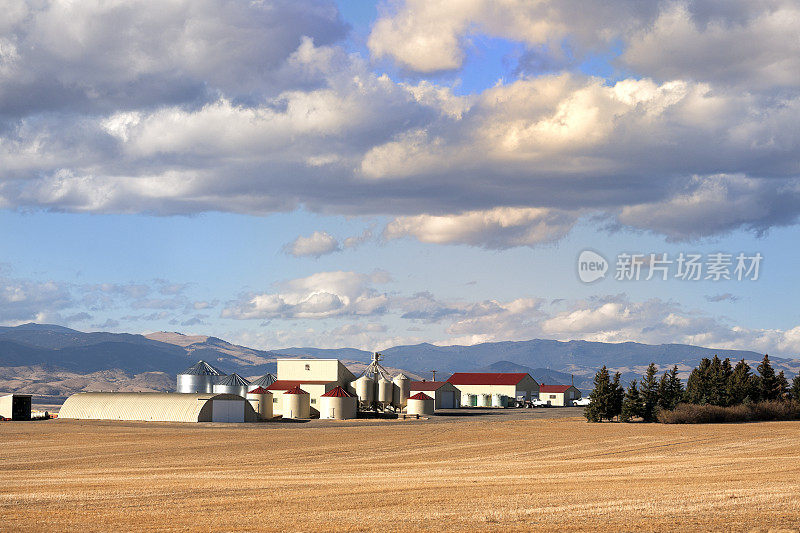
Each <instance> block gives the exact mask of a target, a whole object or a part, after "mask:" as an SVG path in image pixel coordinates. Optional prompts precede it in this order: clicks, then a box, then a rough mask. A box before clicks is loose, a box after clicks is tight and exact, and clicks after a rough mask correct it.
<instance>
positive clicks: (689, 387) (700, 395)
mask: <svg viewBox="0 0 800 533" xmlns="http://www.w3.org/2000/svg"><path fill="white" fill-rule="evenodd" d="M710 369H711V359H709V358H708V357H704V358H703V359H702V360H701V361H700V364H699V365H697V367H696V368H694V369H693V370H692V373H691V374H689V379H688V381H687V382H686V394H685V395H684V398H685V400H686V401H687V402H688V403H694V404H701V405H702V404H706V403H708V389H709V383H708V382H709V371H710Z"/></svg>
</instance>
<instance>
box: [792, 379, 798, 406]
mask: <svg viewBox="0 0 800 533" xmlns="http://www.w3.org/2000/svg"><path fill="white" fill-rule="evenodd" d="M792 398H794V399H795V400H797V401H799V402H800V374H797V375H796V376H795V377H794V379H793V380H792Z"/></svg>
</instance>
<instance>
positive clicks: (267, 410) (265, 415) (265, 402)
mask: <svg viewBox="0 0 800 533" xmlns="http://www.w3.org/2000/svg"><path fill="white" fill-rule="evenodd" d="M246 398H247V401H248V402H250V405H252V406H253V411H255V412H256V414H257V415H258V418H260V419H261V420H269V419H270V418H272V393H271V392H270V391H268V390H267V389H265V388H263V387H255V388H251V389H250V390H249V391H248V393H247V396H246Z"/></svg>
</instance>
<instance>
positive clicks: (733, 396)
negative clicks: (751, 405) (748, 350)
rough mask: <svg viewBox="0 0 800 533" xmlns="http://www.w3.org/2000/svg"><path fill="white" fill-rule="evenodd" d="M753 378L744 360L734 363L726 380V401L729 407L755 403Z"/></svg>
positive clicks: (755, 394) (756, 392)
mask: <svg viewBox="0 0 800 533" xmlns="http://www.w3.org/2000/svg"><path fill="white" fill-rule="evenodd" d="M757 400H758V391H757V390H756V383H755V377H754V376H753V374H752V373H751V372H750V365H748V364H747V363H746V362H745V360H744V359H742V360H741V361H739V362H738V363H736V367H735V368H734V369H733V373H731V376H730V378H728V401H729V402H730V405H739V404H740V403H744V402H745V401H757Z"/></svg>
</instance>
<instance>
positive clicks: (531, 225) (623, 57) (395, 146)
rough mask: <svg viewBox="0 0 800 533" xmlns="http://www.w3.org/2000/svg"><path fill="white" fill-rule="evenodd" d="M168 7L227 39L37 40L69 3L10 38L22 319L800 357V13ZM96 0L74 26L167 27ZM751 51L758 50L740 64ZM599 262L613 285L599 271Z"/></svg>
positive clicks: (12, 193) (9, 163) (7, 129)
mask: <svg viewBox="0 0 800 533" xmlns="http://www.w3.org/2000/svg"><path fill="white" fill-rule="evenodd" d="M175 4H176V6H175V10H173V12H171V13H168V14H165V15H163V18H159V17H155V18H150V19H147V22H146V23H144V24H145V27H147V25H148V24H149V25H152V26H154V28H150V29H152V30H155V27H158V28H160V29H161V30H163V29H164V28H170V27H172V26H173V25H179V24H181V22H182V20H184V19H182V18H181V17H195V18H197V19H198V21H197V22H202V20H203V19H204V18H205V19H207V20H208V21H213V24H219V27H212V28H211V29H210V30H209V35H203V34H198V35H188V36H187V35H183V36H181V37H180V38H181V39H185V40H187V41H186V42H180V43H166V42H165V43H158V42H152V41H151V40H148V39H147V38H146V37H147V36H146V34H147V32H146V31H142V35H141V39H142V40H141V42H137V41H136V39H137V35H132V36H130V37H129V39H130V41H126V42H120V41H119V40H118V38H117V37H115V35H113V34H107V33H104V32H102V33H101V32H97V33H92V32H91V31H90V33H89V34H87V35H83V36H82V38H81V39H76V37H75V35H76V33H75V32H74V31H73V32H72V33H70V32H69V31H67V30H68V28H65V30H64V34H63V35H60V34H56V35H54V36H52V37H51V39H50V40H49V41H48V42H38V41H37V40H36V39H40V38H41V37H40V35H41V33H40V32H39V31H37V29H38V28H39V26H37V25H39V24H42V23H43V22H42V21H46V20H50V21H52V20H57V19H58V17H63V16H65V15H64V14H63V13H54V12H48V11H47V8H46V7H41V8H34V7H30V6H27V5H25V4H24V3H20V4H19V5H18V6H16V7H17V8H18V9H17V10H13V9H12V10H11V12H12V15H11V16H10V17H9V22H8V23H7V25H6V27H1V26H0V31H2V33H3V36H4V37H5V38H6V39H7V41H8V42H10V43H12V44H13V47H11V48H9V49H10V50H12V52H9V53H7V54H6V55H5V56H3V55H0V158H2V159H3V160H5V164H4V165H3V168H0V207H3V209H2V210H0V227H2V228H3V236H4V238H3V239H2V240H0V322H2V323H4V324H7V325H14V324H20V323H25V322H29V321H36V322H52V323H59V324H63V325H67V326H70V327H74V328H77V329H81V330H99V329H102V330H109V331H126V332H148V331H156V330H169V331H181V332H185V333H202V334H208V335H215V336H219V337H222V338H225V339H228V340H231V341H233V342H239V343H242V344H247V345H251V346H254V347H259V348H279V347H286V346H299V345H304V346H320V347H333V346H354V347H358V348H364V349H372V348H374V349H379V348H383V347H386V346H390V345H394V344H401V343H416V342H434V343H474V342H482V341H493V340H522V339H528V338H535V337H541V338H556V339H562V340H567V339H576V338H581V339H589V340H603V341H610V342H621V341H627V340H634V341H641V342H652V343H662V342H692V343H697V344H702V345H706V346H717V347H722V348H742V349H755V350H760V351H770V353H775V354H779V355H790V356H793V355H797V353H798V351H800V316H798V312H797V311H796V309H795V306H794V300H795V297H796V296H797V290H796V289H795V288H794V287H795V284H794V283H793V274H794V271H795V268H796V266H798V265H800V252H799V251H798V249H797V246H796V242H797V237H798V228H797V216H798V213H800V180H798V174H800V138H798V137H797V135H796V132H795V131H794V126H793V125H794V124H795V123H796V120H795V119H796V118H800V79H798V78H797V76H796V75H792V74H791V73H787V72H785V70H786V68H787V65H788V66H791V64H792V62H797V61H798V60H797V54H796V53H795V52H796V50H794V49H793V48H792V47H793V46H795V45H794V44H793V43H792V42H791V39H784V38H783V37H785V36H782V35H780V34H777V35H776V34H775V32H776V28H777V27H783V26H780V25H779V24H777V25H776V22H775V21H776V20H778V21H780V20H786V18H787V17H790V15H791V14H792V13H797V6H796V5H792V3H791V2H787V3H785V4H783V5H779V4H780V3H778V4H776V6H777V7H776V6H773V7H770V8H767V7H764V8H763V9H761V8H759V9H747V5H746V4H745V3H739V2H732V3H731V4H730V5H729V9H728V10H720V11H714V9H711V8H709V10H705V7H704V3H702V2H701V3H700V4H698V6H697V9H695V10H694V11H691V10H688V9H687V8H686V7H685V6H683V4H679V3H670V2H666V3H663V2H662V3H660V4H655V3H653V4H650V3H642V4H641V5H640V6H639V7H637V8H636V9H633V10H630V11H626V12H624V13H622V12H616V11H615V10H614V9H615V8H614V7H613V6H612V7H609V6H607V5H605V4H604V3H602V2H598V3H594V2H589V3H587V4H585V7H582V8H581V9H577V11H576V8H575V6H573V5H572V4H571V3H569V2H564V3H560V4H558V5H557V6H556V7H554V8H553V9H551V10H549V11H547V12H544V11H542V12H540V11H538V10H537V9H535V8H533V7H530V8H525V7H524V6H523V7H519V6H517V5H515V6H516V7H513V8H512V7H510V6H511V4H509V6H507V7H508V9H507V10H505V11H502V10H501V11H498V10H496V9H493V5H492V4H491V3H481V2H476V3H475V4H474V5H473V6H472V8H470V9H465V10H460V11H459V10H453V9H450V8H449V6H448V4H447V3H446V2H444V3H439V2H428V3H423V2H413V1H408V2H396V3H391V4H388V3H387V4H372V3H369V2H345V1H340V2H336V3H330V2H323V1H321V2H318V3H309V4H307V5H295V4H290V3H280V2H278V3H276V4H275V6H273V9H271V10H268V12H267V11H264V12H262V11H258V9H259V8H258V7H257V6H244V5H242V6H238V7H231V6H223V5H222V4H220V5H219V6H217V5H216V4H215V3H214V2H211V3H209V5H208V6H206V7H205V8H204V9H205V10H199V11H192V12H191V13H190V12H189V10H188V4H183V3H181V2H175ZM184 8H185V9H184ZM36 9H40V11H39V12H37V11H36ZM92 9H95V8H86V9H83V10H80V12H76V13H73V14H72V15H71V17H68V18H69V19H70V20H65V21H63V23H64V24H65V25H69V23H70V21H74V22H75V24H76V25H77V24H78V22H79V21H83V22H86V21H93V22H94V23H99V22H103V21H104V22H105V23H106V24H109V25H111V27H113V26H114V25H115V24H116V25H125V24H128V23H130V24H133V22H135V20H134V21H133V22H126V20H128V19H130V18H131V17H133V18H134V19H135V18H136V17H137V16H140V15H141V16H144V15H145V14H147V13H152V12H153V11H152V9H153V8H152V6H149V5H148V4H147V2H141V3H134V4H132V5H131V6H130V7H129V8H128V9H129V10H130V12H128V13H127V15H126V17H127V18H125V17H122V18H120V13H114V12H110V11H103V8H100V7H98V8H96V11H93V10H92ZM514 9H518V10H519V12H514V11H513V10H514ZM248 10H255V11H254V12H249V11H248ZM584 11H585V12H584ZM170 17H172V18H170ZM795 20H796V19H795ZM276 21H277V25H278V26H279V27H280V28H281V30H280V31H277V30H270V31H264V28H274V27H276ZM709 21H710V22H709ZM209 24H211V22H209ZM87 27H96V26H93V25H92V24H89V25H86V24H84V25H81V26H80V28H82V29H81V30H75V31H87V30H86V29H85V28H87ZM198 27H203V26H202V25H200V26H198ZM432 28H434V29H435V30H432ZM720 28H727V30H726V31H721V30H720ZM250 30H252V31H250ZM795 30H796V29H795ZM224 32H232V33H231V35H235V37H234V38H232V41H233V42H232V44H231V45H230V46H231V48H230V50H228V49H226V48H225V47H224V46H222V47H220V46H219V45H218V41H217V39H218V38H219V35H220V34H221V33H224ZM112 33H113V32H112ZM675 35H680V36H681V39H683V40H685V41H686V42H687V43H690V44H691V46H690V47H689V45H688V44H687V47H688V48H687V49H681V48H680V47H677V48H676V45H675V44H674V40H675V39H674V38H675ZM737 35H738V36H739V37H741V35H747V36H750V37H752V36H756V35H763V36H764V39H763V40H762V41H758V42H759V43H760V44H758V45H756V46H755V47H754V48H755V49H749V50H744V51H743V50H739V49H737V48H736V46H735V45H730V46H729V48H730V49H731V51H730V57H727V58H722V59H723V60H724V62H725V64H726V68H718V65H719V61H720V57H719V56H718V54H719V50H720V49H721V47H722V49H725V47H724V46H723V45H725V39H728V38H732V39H735V38H737ZM156 41H157V40H156ZM33 45H38V48H37V49H39V50H40V51H41V53H40V54H39V55H37V56H36V57H32V58H29V59H28V60H26V57H25V54H26V53H27V52H26V50H28V49H30V48H31V47H32V46H33ZM189 45H191V47H189ZM171 47H172V50H173V52H168V50H170V49H171ZM192 47H193V48H192ZM671 47H672V48H671ZM759 47H761V48H759ZM189 48H192V49H197V50H205V51H206V52H205V55H201V56H185V55H181V53H180V52H174V50H186V49H189ZM103 50H104V51H105V53H102V51H103ZM212 50H213V51H214V52H213V53H211V51H212ZM47 54H50V56H48V55H47ZM743 54H744V56H745V57H743ZM748 54H749V56H748ZM714 65H716V66H714ZM776 65H777V66H776ZM81 71H85V72H90V71H91V74H87V75H86V76H84V77H82V78H81V79H80V81H79V82H78V81H76V80H75V78H74V73H76V72H81ZM176 72H177V73H178V74H175V73H176ZM795 72H796V71H795ZM176 76H177V77H176ZM31 80H33V81H31ZM26 83H35V84H36V91H34V90H33V89H31V88H28V89H25V87H26V85H25V84H26ZM3 89H5V93H4V92H3ZM37 91H38V92H37ZM4 94H5V96H3V95H4ZM30 95H33V96H30ZM585 249H592V250H595V251H597V252H600V253H601V254H602V255H603V256H604V257H605V258H606V259H607V260H608V261H609V262H610V268H611V271H610V272H609V273H608V275H607V278H606V279H604V280H601V281H598V282H595V283H592V284H585V283H582V282H581V281H580V280H579V278H578V275H577V270H576V269H577V267H576V261H577V257H578V254H579V253H580V252H581V251H582V250H585ZM623 252H631V253H633V252H638V253H644V254H649V253H659V254H660V253H667V254H669V256H670V258H675V257H677V255H678V254H679V253H681V252H684V253H690V252H691V253H700V254H703V255H704V256H706V255H708V254H712V253H715V252H724V253H729V254H734V255H735V254H738V253H739V252H744V253H745V254H747V255H752V254H755V253H757V252H758V253H760V254H761V255H762V256H763V257H764V259H763V263H762V264H761V270H760V277H759V279H758V280H757V281H750V280H743V281H736V280H731V281H720V282H713V281H707V280H702V281H680V280H676V279H670V280H669V281H660V280H651V281H644V280H641V281H617V280H615V279H613V274H614V272H613V269H614V262H615V260H616V257H617V255H618V254H620V253H623Z"/></svg>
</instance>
